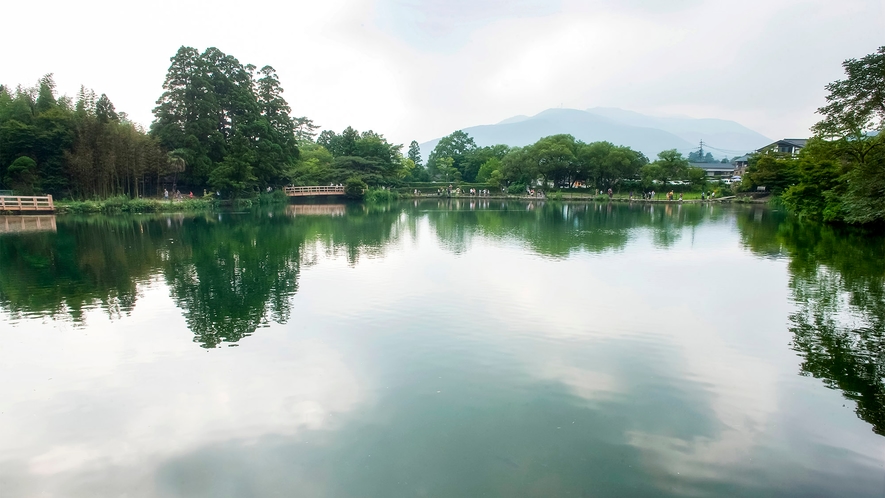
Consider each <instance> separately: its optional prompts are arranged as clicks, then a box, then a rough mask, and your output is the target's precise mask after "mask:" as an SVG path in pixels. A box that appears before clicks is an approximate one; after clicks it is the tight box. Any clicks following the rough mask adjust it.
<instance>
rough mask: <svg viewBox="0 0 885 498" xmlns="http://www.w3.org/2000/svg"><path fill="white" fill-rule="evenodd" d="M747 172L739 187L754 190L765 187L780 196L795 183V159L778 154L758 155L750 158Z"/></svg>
mask: <svg viewBox="0 0 885 498" xmlns="http://www.w3.org/2000/svg"><path fill="white" fill-rule="evenodd" d="M749 163H750V164H749V165H748V166H747V172H746V174H744V176H743V177H742V178H741V187H742V188H744V189H745V190H756V187H760V186H762V187H765V189H766V190H767V191H769V192H771V193H773V194H781V193H783V191H784V190H786V189H787V188H789V187H790V186H791V185H793V184H794V183H795V182H796V159H794V158H792V157H784V156H781V155H778V154H758V155H755V156H753V157H751V158H750V161H749Z"/></svg>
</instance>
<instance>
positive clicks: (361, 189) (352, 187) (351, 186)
mask: <svg viewBox="0 0 885 498" xmlns="http://www.w3.org/2000/svg"><path fill="white" fill-rule="evenodd" d="M368 188H369V187H368V185H366V182H364V181H362V180H361V179H360V178H358V177H355V176H353V177H350V178H348V179H347V180H346V181H345V182H344V195H345V196H347V197H348V198H350V199H362V198H363V196H364V195H366V189H368Z"/></svg>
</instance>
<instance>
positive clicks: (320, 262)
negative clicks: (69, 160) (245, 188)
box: [0, 199, 885, 497]
mask: <svg viewBox="0 0 885 498" xmlns="http://www.w3.org/2000/svg"><path fill="white" fill-rule="evenodd" d="M299 209H300V208H299ZM299 209H294V210H288V211H286V210H279V211H270V212H268V211H267V210H264V211H261V212H254V213H239V214H237V213H220V214H218V213H216V214H213V215H207V216H203V215H200V216H142V217H131V218H127V217H114V218H105V217H88V218H68V217H64V218H59V220H58V223H57V232H56V233H30V234H18V235H9V236H4V237H3V238H0V307H2V310H3V312H4V313H3V314H0V320H4V321H3V322H0V323H2V325H6V324H7V323H13V324H16V325H17V326H16V327H0V329H2V331H3V332H4V334H3V337H2V340H3V341H4V342H3V348H0V353H2V355H0V356H2V361H0V368H3V369H6V370H5V371H8V372H9V375H8V376H9V377H10V378H15V379H17V381H16V382H10V383H6V384H5V385H4V387H3V390H2V396H0V398H2V400H3V403H5V404H3V405H2V406H0V417H2V420H4V423H3V424H0V441H4V442H5V444H0V482H2V483H3V485H4V486H6V488H5V489H6V490H10V489H11V490H12V495H23V496H28V495H39V494H41V493H42V494H53V493H55V494H65V495H69V496H96V495H118V494H124V493H127V492H130V491H131V490H135V491H132V492H131V493H130V494H131V495H133V496H213V497H215V496H242V495H250V496H269V495H273V494H274V493H277V492H279V491H280V490H285V491H290V490H297V492H296V491H293V492H296V493H297V494H300V495H305V496H355V495H358V496H399V495H431V496H480V495H483V494H486V495H489V496H566V495H572V496H581V495H582V494H583V495H586V496H595V495H605V496H630V495H636V496H699V495H703V496H758V495H760V494H765V495H769V496H800V495H814V494H818V495H840V494H841V495H845V496H849V495H850V496H859V495H869V496H875V495H877V494H881V477H880V475H879V470H878V469H880V468H881V458H880V455H881V449H882V448H883V443H882V441H885V440H882V439H881V438H879V437H877V436H875V435H873V434H870V433H869V431H868V428H867V426H866V423H865V422H862V421H861V420H858V419H857V418H856V417H855V416H854V414H853V413H852V412H851V411H849V409H846V408H837V411H838V410H841V412H839V413H836V414H833V413H832V411H830V412H827V411H826V410H827V409H829V408H830V407H831V406H832V405H834V404H836V402H838V405H839V406H841V405H842V400H841V399H839V396H838V392H834V391H829V390H827V389H822V388H821V387H820V386H819V384H818V383H817V382H816V381H814V380H813V379H810V378H803V377H800V376H797V375H796V369H797V368H801V371H802V372H803V373H804V374H805V375H807V376H809V377H811V376H814V377H817V378H821V379H823V380H824V382H826V383H827V385H829V386H830V387H832V388H834V389H838V390H840V391H842V392H844V393H845V395H846V396H847V397H849V398H851V399H853V400H856V401H857V412H858V414H859V415H860V417H861V419H863V420H865V421H867V422H869V423H870V424H872V425H873V427H874V430H875V431H876V432H878V433H881V430H880V427H881V426H882V425H881V422H880V421H881V419H882V416H881V414H882V405H881V403H880V402H879V401H878V400H880V399H881V396H882V395H883V390H882V385H881V381H880V378H881V375H882V368H881V365H882V364H883V361H882V359H881V358H882V356H881V354H880V351H881V350H880V346H879V344H881V342H880V341H881V337H880V335H881V330H882V327H883V325H885V324H883V321H882V318H883V313H882V309H883V306H882V302H883V299H882V297H883V296H882V294H883V293H882V285H883V282H882V278H883V268H882V264H883V263H882V260H883V259H885V258H883V257H882V256H883V255H882V254H881V251H882V243H881V242H882V241H881V239H877V238H870V237H862V236H859V235H856V234H851V233H843V232H837V231H833V230H830V229H823V228H820V227H816V226H814V225H805V224H801V223H798V222H796V221H795V220H791V219H787V218H786V217H784V216H783V215H782V213H778V212H776V211H773V210H770V209H760V208H744V207H741V206H734V207H721V206H679V205H675V204H674V205H656V206H644V205H633V206H630V205H623V204H621V205H618V204H612V205H609V204H580V203H574V204H570V203H557V202H535V203H501V202H499V201H486V200H481V199H480V200H473V201H462V200H453V201H449V200H436V199H433V200H431V201H425V202H408V203H402V204H396V205H392V206H383V207H373V208H366V207H361V206H355V205H348V206H344V207H343V209H344V210H345V214H343V215H342V214H340V209H342V208H341V207H334V208H328V209H329V212H325V213H324V212H321V211H323V210H325V209H327V208H325V207H323V208H306V209H304V210H301V211H300V212H299ZM293 211H294V213H293ZM877 244H878V245H877ZM790 297H792V299H793V301H794V302H793V303H790V302H788V299H789V298H790ZM794 308H795V311H794V314H793V315H792V316H790V310H791V309H794ZM9 316H12V318H13V319H12V320H8V318H9ZM47 318H52V319H47ZM87 321H88V322H89V323H86V322H87ZM787 321H789V326H790V330H787V329H786V327H785V326H784V325H785V323H786V322H787ZM68 322H74V323H75V324H78V326H77V328H75V329H74V330H70V329H66V328H65V325H67V324H68ZM283 323H288V325H287V326H282V325H280V324H283ZM265 326H266V328H263V327H265ZM258 329H261V330H260V331H259V332H257V333H256V332H255V331H256V330H258ZM188 334H191V335H192V337H193V339H194V341H195V342H196V343H197V344H199V345H201V346H204V347H207V348H208V347H217V346H225V345H232V344H236V345H239V346H241V347H239V348H235V349H229V348H226V347H225V348H217V349H214V350H212V351H211V352H206V351H202V350H200V348H198V347H195V345H194V344H192V343H190V342H189V339H190V336H189V335H188ZM250 334H251V335H252V337H250V338H248V339H245V338H246V337H247V336H249V335H250ZM788 337H790V338H792V347H793V348H794V349H795V351H796V352H798V354H799V355H801V358H802V361H801V364H800V362H799V361H798V360H797V357H796V354H794V352H793V351H791V350H790V349H788V348H785V347H784V343H785V342H786V341H787V338H788ZM797 393H798V394H797ZM821 393H823V394H824V395H825V396H824V395H822V394H821ZM850 408H851V409H853V408H854V406H853V404H852V406H851V407H850ZM803 424H804V425H803ZM34 426H37V427H40V430H39V431H34V430H32V428H33V427H34ZM828 437H829V438H830V439H829V440H827V439H826V438H828ZM822 439H823V441H822ZM0 494H2V493H0Z"/></svg>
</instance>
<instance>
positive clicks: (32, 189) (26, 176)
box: [6, 156, 39, 195]
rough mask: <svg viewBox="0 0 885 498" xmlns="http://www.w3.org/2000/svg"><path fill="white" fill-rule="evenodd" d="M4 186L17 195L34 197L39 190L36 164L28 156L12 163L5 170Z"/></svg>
mask: <svg viewBox="0 0 885 498" xmlns="http://www.w3.org/2000/svg"><path fill="white" fill-rule="evenodd" d="M6 185H7V186H9V187H10V188H11V189H12V190H14V191H15V192H16V194H18V195H34V194H35V193H36V191H37V189H38V188H39V187H38V185H39V178H38V177H37V162H36V161H34V160H33V159H31V158H30V157H28V156H22V157H19V158H18V159H16V160H15V161H13V162H12V164H11V165H9V168H8V169H7V170H6Z"/></svg>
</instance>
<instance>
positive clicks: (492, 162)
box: [476, 157, 502, 182]
mask: <svg viewBox="0 0 885 498" xmlns="http://www.w3.org/2000/svg"><path fill="white" fill-rule="evenodd" d="M500 170H501V160H500V159H498V158H497V157H493V158H491V159H489V160H487V161H486V162H484V163H482V166H480V167H479V172H478V173H477V174H476V181H478V182H489V181H490V180H491V179H492V177H493V176H494V173H495V172H496V171H498V172H499V173H498V177H499V179H500V178H501V177H502V175H501V173H500Z"/></svg>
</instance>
